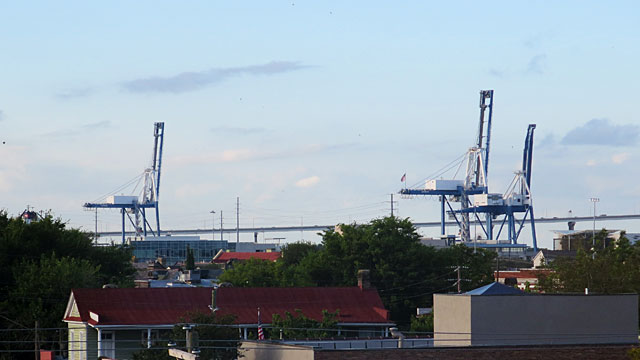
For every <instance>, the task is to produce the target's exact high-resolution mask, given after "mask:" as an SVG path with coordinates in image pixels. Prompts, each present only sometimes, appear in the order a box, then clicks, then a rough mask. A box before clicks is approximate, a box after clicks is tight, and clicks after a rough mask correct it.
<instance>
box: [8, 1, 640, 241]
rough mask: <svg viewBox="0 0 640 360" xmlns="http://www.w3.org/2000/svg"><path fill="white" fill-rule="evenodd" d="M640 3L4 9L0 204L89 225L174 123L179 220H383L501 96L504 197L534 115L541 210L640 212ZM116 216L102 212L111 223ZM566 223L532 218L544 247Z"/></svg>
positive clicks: (174, 195) (495, 187) (497, 166)
mask: <svg viewBox="0 0 640 360" xmlns="http://www.w3.org/2000/svg"><path fill="white" fill-rule="evenodd" d="M639 7H640V5H639V4H638V3H637V2H633V1H620V2H615V3H606V2H600V1H563V2H560V3H554V4H553V5H550V4H549V3H547V2H543V1H520V2H512V1H497V2H492V3H491V4H488V3H480V2H476V1H458V2H426V1H405V2H381V1H366V2H365V1H350V2H344V1H323V2H312V1H298V0H290V1H269V2H264V1H189V2H175V1H136V2H130V1H109V2H86V1H65V2H53V1H51V2H38V1H35V2H28V3H27V2H3V3H2V4H0V13H2V14H3V15H4V16H3V21H2V22H0V50H1V52H2V54H3V55H2V56H0V65H1V69H2V71H1V73H2V81H0V141H2V142H3V143H2V145H1V146H0V208H2V209H5V210H6V211H8V212H9V213H10V214H12V215H16V214H20V213H21V212H22V211H23V210H24V209H25V208H26V207H27V205H28V206H31V207H33V208H35V209H36V210H38V211H40V210H43V211H48V210H50V211H51V213H52V214H54V215H55V216H57V217H60V218H62V219H63V220H65V221H67V222H68V224H69V225H70V226H72V227H79V228H82V229H85V230H88V231H92V230H93V228H94V225H95V223H94V220H95V219H94V216H95V213H94V212H93V211H86V210H85V209H83V208H82V204H83V203H85V202H88V201H94V200H100V199H101V198H102V197H104V195H106V194H110V192H112V191H113V190H115V189H118V188H119V187H120V186H121V185H122V184H125V183H127V182H128V181H130V180H131V179H133V178H135V177H136V176H138V175H139V174H141V173H142V172H143V171H144V169H145V168H147V167H149V166H150V162H151V156H152V151H153V123H154V122H157V121H162V122H165V145H164V159H163V168H162V178H161V189H160V214H161V225H162V227H163V228H165V229H178V228H180V229H190V228H198V227H209V228H210V227H211V225H212V221H213V220H214V219H213V217H212V215H211V214H210V211H211V210H215V211H216V213H217V214H216V215H215V226H216V227H218V226H219V222H220V219H219V211H220V210H222V211H223V222H224V225H225V227H229V226H231V227H234V226H235V220H236V219H235V211H236V209H235V206H236V198H237V197H240V226H241V227H245V226H279V225H300V224H304V225H312V224H336V223H351V222H366V221H369V220H370V219H373V218H379V217H382V216H385V215H388V214H389V211H390V209H389V208H390V194H391V193H397V192H398V191H399V190H400V189H401V188H402V187H403V184H402V183H401V182H400V178H401V177H402V175H403V174H405V173H406V174H407V184H408V185H410V186H413V185H415V186H421V184H422V181H423V180H424V179H426V178H428V177H429V176H430V175H431V174H433V173H435V172H437V170H438V169H440V168H441V167H443V166H445V165H446V164H448V163H450V162H451V161H453V160H455V159H457V158H458V157H459V156H461V155H462V154H464V153H465V152H466V151H467V149H468V148H469V147H471V146H472V145H473V144H474V142H475V138H476V136H477V135H476V133H477V127H478V111H479V110H478V92H479V90H481V89H493V90H495V108H494V116H493V128H492V144H491V158H490V165H489V168H490V169H489V188H490V191H491V192H498V193H501V192H504V191H505V190H506V188H507V186H508V184H509V183H510V181H511V179H512V178H513V176H514V175H513V172H514V171H516V170H518V169H519V168H520V166H521V164H520V163H521V159H522V149H523V143H524V137H525V135H526V130H527V126H528V124H530V123H535V124H537V128H536V133H535V147H534V155H533V159H534V160H533V174H532V193H533V198H534V209H535V212H536V215H538V216H548V217H552V216H558V217H560V216H566V215H567V214H568V213H569V211H571V213H572V214H574V215H577V216H590V215H593V204H592V203H591V202H590V201H589V198H592V197H598V198H599V199H600V202H599V203H597V210H596V212H597V214H602V213H606V214H609V215H611V214H637V213H640V198H639V196H640V182H638V181H637V179H638V178H640V168H638V167H637V166H635V164H637V163H638V161H640V151H639V140H640V117H639V116H638V114H637V101H638V100H637V97H638V93H640V72H639V71H638V67H637V66H638V65H637V64H639V63H640V47H638V46H637V44H639V43H640V26H638V23H640V19H639V17H640V15H639V14H640V9H639ZM443 176H444V177H445V178H446V177H447V176H449V177H453V176H454V174H447V175H443ZM119 191H120V193H121V194H125V195H134V194H138V192H139V187H138V188H137V189H133V187H132V188H129V189H123V190H119ZM120 193H119V194H120ZM395 200H396V203H395V205H394V207H395V210H396V215H398V216H400V217H409V218H411V219H412V220H415V221H420V222H422V221H437V220H438V219H439V206H438V203H437V201H436V200H435V199H431V198H414V199H403V198H400V196H399V195H396V197H395ZM119 221H120V220H119V215H118V214H117V212H116V211H115V210H100V211H99V212H98V228H99V231H117V230H119V226H120V225H119ZM639 223H640V221H631V222H624V223H620V222H618V223H616V222H612V223H607V224H605V223H602V224H598V227H601V226H602V227H607V228H624V229H626V230H627V231H629V232H640V224H639ZM590 226H591V224H587V223H580V224H579V225H578V228H579V229H581V228H585V229H589V228H590ZM565 228H566V226H565V225H564V224H555V225H545V226H540V227H539V229H538V234H539V235H538V237H539V244H541V245H542V246H549V247H550V246H551V238H552V233H551V231H550V230H552V229H565ZM448 232H450V233H454V232H457V231H456V229H453V228H451V229H448ZM421 233H422V234H424V235H426V236H431V235H434V236H435V235H438V229H437V228H433V229H422V230H421ZM261 236H262V237H266V238H268V237H269V236H273V235H271V234H264V235H261ZM283 236H284V237H286V240H285V241H297V240H300V238H301V237H304V238H305V239H307V240H312V241H317V240H318V238H317V236H314V234H299V233H286V234H284V235H283ZM230 239H231V240H234V239H235V238H234V237H233V236H232V237H231V238H230ZM251 239H252V235H251V234H246V235H241V239H240V240H247V241H248V240H251ZM524 242H525V243H529V244H530V240H527V239H524Z"/></svg>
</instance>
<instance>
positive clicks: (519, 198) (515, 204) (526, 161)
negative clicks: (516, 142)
mask: <svg viewBox="0 0 640 360" xmlns="http://www.w3.org/2000/svg"><path fill="white" fill-rule="evenodd" d="M535 129H536V124H529V127H528V129H527V136H526V137H525V142H524V150H523V154H522V169H521V170H520V171H516V173H515V177H514V178H513V180H512V181H511V183H510V184H509V186H508V187H507V191H506V192H505V193H504V195H500V194H486V195H484V196H480V197H479V199H475V200H476V201H475V204H474V206H472V207H469V208H467V209H461V210H454V212H457V213H474V214H478V213H484V214H486V217H487V219H494V218H496V217H498V216H503V219H502V223H501V225H500V229H499V230H498V234H497V235H496V239H499V238H500V234H501V233H502V230H503V228H504V226H505V225H507V233H508V235H507V237H508V240H509V244H514V245H515V244H517V242H518V237H519V236H520V232H521V231H522V229H523V228H524V225H525V222H526V221H527V219H529V221H530V223H531V237H532V239H533V250H534V251H538V242H537V239H536V227H535V220H534V216H533V199H532V197H531V166H532V161H533V134H534V131H535ZM517 213H524V216H523V217H522V219H521V220H518V218H516V214H517ZM483 230H484V232H485V234H486V236H487V239H490V240H491V239H493V225H492V224H490V225H487V227H486V229H485V228H484V227H483Z"/></svg>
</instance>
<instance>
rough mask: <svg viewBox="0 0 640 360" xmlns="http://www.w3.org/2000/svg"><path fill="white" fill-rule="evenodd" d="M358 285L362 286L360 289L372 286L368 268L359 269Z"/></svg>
mask: <svg viewBox="0 0 640 360" xmlns="http://www.w3.org/2000/svg"><path fill="white" fill-rule="evenodd" d="M358 287H359V288H360V290H364V289H370V288H371V280H369V270H368V269H363V270H358Z"/></svg>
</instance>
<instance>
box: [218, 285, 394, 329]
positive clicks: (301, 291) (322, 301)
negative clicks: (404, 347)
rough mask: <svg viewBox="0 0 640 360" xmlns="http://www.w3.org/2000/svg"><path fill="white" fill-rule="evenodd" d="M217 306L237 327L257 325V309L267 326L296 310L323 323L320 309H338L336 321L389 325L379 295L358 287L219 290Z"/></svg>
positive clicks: (374, 291)
mask: <svg viewBox="0 0 640 360" xmlns="http://www.w3.org/2000/svg"><path fill="white" fill-rule="evenodd" d="M216 307H218V309H219V311H220V312H221V313H223V314H235V315H236V316H237V319H236V323H238V324H256V323H257V322H258V308H260V312H261V317H262V321H263V322H264V323H270V322H271V319H272V316H273V314H279V315H280V316H284V314H285V312H286V311H288V312H290V313H291V314H293V315H296V314H295V310H296V309H299V310H301V311H302V313H303V314H304V315H305V316H307V317H309V318H312V319H314V320H317V321H320V320H322V310H327V311H329V312H335V311H336V310H340V315H339V320H338V321H339V322H346V323H391V322H390V321H389V316H388V311H387V310H386V309H385V308H384V305H383V304H382V300H381V299H380V296H378V292H377V291H376V290H375V289H364V290H361V289H360V288H358V287H308V288H219V289H218V291H217V299H216Z"/></svg>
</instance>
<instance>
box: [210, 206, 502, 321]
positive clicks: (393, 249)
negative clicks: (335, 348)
mask: <svg viewBox="0 0 640 360" xmlns="http://www.w3.org/2000/svg"><path fill="white" fill-rule="evenodd" d="M321 235H322V243H321V245H320V246H314V245H312V244H308V243H301V244H300V243H297V244H291V245H288V246H287V247H285V248H284V249H283V256H282V259H281V260H280V261H278V262H276V263H268V262H264V261H256V260H254V261H247V262H245V263H243V264H238V265H237V266H236V267H235V268H234V269H232V270H229V271H227V272H225V273H224V274H223V275H222V276H221V277H220V279H221V280H222V281H225V282H230V283H232V284H233V285H234V286H354V285H356V282H357V272H358V270H360V269H369V270H370V277H371V283H372V285H373V286H374V287H376V288H377V289H378V293H379V294H380V297H381V299H382V301H383V303H384V305H385V307H386V308H387V309H388V310H390V312H391V315H390V317H391V319H392V320H393V321H395V322H396V323H397V324H399V325H400V326H403V327H405V328H408V327H409V324H410V321H411V315H412V314H413V313H414V311H415V308H416V307H426V306H430V305H431V304H432V301H433V299H432V295H433V294H434V293H437V292H447V291H450V290H452V289H453V286H454V282H452V281H450V280H449V279H451V278H453V277H455V274H454V269H453V267H455V266H458V265H459V266H463V267H465V269H464V272H463V274H462V275H463V278H465V279H470V280H471V281H470V282H463V283H462V284H463V289H469V288H473V287H477V286H481V285H485V284H487V283H489V282H491V281H492V280H493V278H492V275H493V270H492V267H491V265H492V263H493V259H494V258H495V253H492V252H489V251H484V250H477V251H474V250H473V249H470V248H468V247H466V246H464V245H460V246H454V247H451V248H448V249H441V250H437V249H435V248H433V247H428V246H424V245H422V244H421V243H420V236H419V235H418V233H417V232H416V229H415V227H414V226H413V224H412V223H411V222H410V221H409V220H408V219H398V218H396V217H387V218H383V219H376V220H373V221H371V222H370V223H367V224H348V225H345V224H340V225H339V226H338V227H337V228H336V229H331V230H326V231H325V232H323V233H322V234H321Z"/></svg>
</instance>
